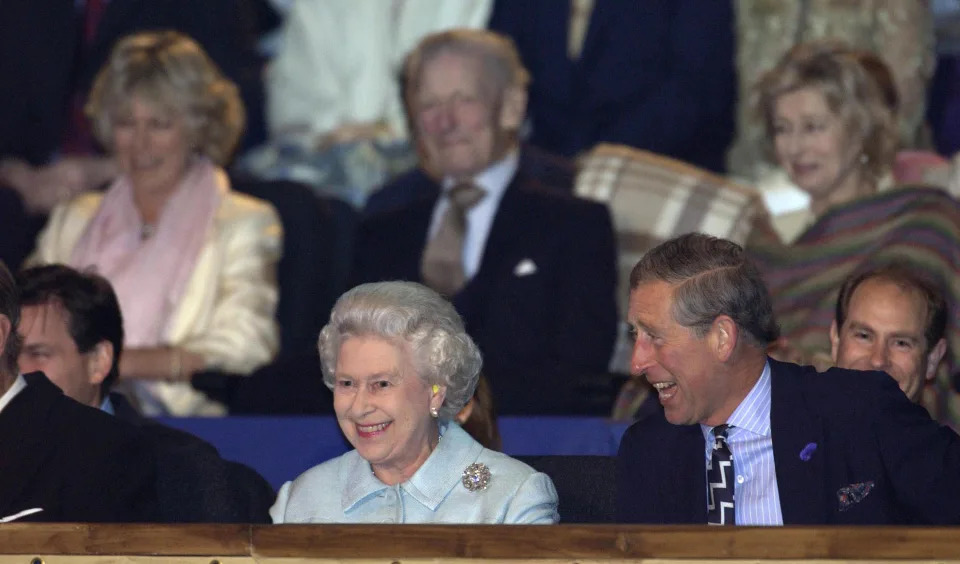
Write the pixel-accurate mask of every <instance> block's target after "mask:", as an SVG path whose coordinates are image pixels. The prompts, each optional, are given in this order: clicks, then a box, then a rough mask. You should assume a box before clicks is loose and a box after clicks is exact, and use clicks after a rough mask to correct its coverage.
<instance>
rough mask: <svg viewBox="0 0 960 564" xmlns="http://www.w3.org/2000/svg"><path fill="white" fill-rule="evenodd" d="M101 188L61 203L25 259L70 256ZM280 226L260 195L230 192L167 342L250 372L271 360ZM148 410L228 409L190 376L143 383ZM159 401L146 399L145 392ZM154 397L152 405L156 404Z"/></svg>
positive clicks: (217, 364)
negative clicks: (187, 380) (178, 380)
mask: <svg viewBox="0 0 960 564" xmlns="http://www.w3.org/2000/svg"><path fill="white" fill-rule="evenodd" d="M102 199H103V195H102V194H100V193H88V194H82V195H80V196H78V197H77V198H75V199H73V200H71V201H70V202H67V203H65V204H61V205H59V206H57V207H56V208H55V209H54V210H53V213H52V214H51V216H50V220H49V221H48V222H47V225H46V227H44V229H43V231H42V232H41V233H40V236H39V238H38V239H37V248H36V249H35V250H34V254H33V255H32V256H31V257H30V258H29V259H28V260H27V263H28V264H45V263H68V262H69V260H70V254H71V253H72V251H73V248H74V247H75V246H76V244H77V242H78V241H79V240H80V237H81V235H82V234H83V231H84V229H85V228H86V226H87V224H88V223H89V222H90V220H91V219H93V216H94V215H95V214H96V212H97V209H98V208H99V207H100V202H101V200H102ZM282 237H283V233H282V228H281V225H280V220H279V218H278V216H277V214H276V212H275V211H274V209H273V208H272V207H271V206H270V205H269V204H267V203H266V202H263V201H261V200H258V199H255V198H251V197H249V196H245V195H242V194H238V193H236V192H228V193H227V194H226V195H225V196H224V197H223V199H222V201H221V204H220V208H219V209H218V210H217V213H216V215H215V216H214V219H213V224H212V226H211V229H210V232H209V233H208V235H207V241H206V243H205V244H204V246H203V248H202V249H201V251H200V254H199V256H198V257H197V264H196V267H195V269H194V271H193V274H192V275H191V277H190V281H189V282H188V283H187V287H186V289H185V290H184V294H183V296H182V298H181V301H180V303H179V304H177V306H176V307H175V309H174V313H173V315H172V316H171V318H170V320H169V322H168V324H167V328H166V331H165V341H166V344H168V345H171V346H177V347H183V348H184V349H186V350H188V351H191V352H195V353H198V354H200V355H202V356H203V357H204V359H206V367H207V368H208V369H216V370H222V371H225V372H228V373H232V374H243V375H247V374H250V373H251V372H253V371H254V369H256V368H257V367H259V366H261V365H263V364H266V363H268V362H269V361H270V360H271V359H272V358H273V357H274V356H275V355H276V353H277V350H278V349H279V345H280V338H279V330H278V327H277V324H276V321H275V318H274V314H275V312H276V307H277V282H276V272H277V263H278V262H279V259H280V254H281V242H282ZM138 384H142V385H138V386H137V387H138V390H137V394H138V396H141V398H140V399H141V400H142V401H141V403H142V404H143V405H142V407H143V409H144V411H145V413H147V414H149V415H160V414H168V415H176V416H191V415H223V414H225V413H226V408H225V406H223V405H222V404H220V403H218V402H214V401H212V400H210V398H208V397H207V396H206V395H205V394H203V393H202V392H199V391H197V390H195V389H193V388H192V387H191V386H190V384H189V383H167V382H144V383H138ZM144 393H146V394H147V395H148V396H151V397H152V399H153V400H156V401H154V402H151V401H144V399H145V398H144V397H142V396H143V394H144ZM151 404H153V405H151Z"/></svg>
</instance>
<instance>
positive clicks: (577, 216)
mask: <svg viewBox="0 0 960 564" xmlns="http://www.w3.org/2000/svg"><path fill="white" fill-rule="evenodd" d="M404 73H405V85H406V94H405V97H404V98H405V100H406V103H407V111H408V113H409V115H410V121H411V123H412V124H413V129H414V132H415V135H416V137H417V139H418V141H419V142H420V144H421V167H422V168H423V169H424V170H425V171H428V172H429V173H430V175H429V176H428V175H424V174H420V175H418V176H410V175H408V176H406V177H403V178H400V179H398V180H396V181H395V182H394V184H400V183H405V182H406V183H409V182H414V183H416V184H418V185H419V187H418V189H416V190H414V192H419V193H423V194H424V197H422V198H419V199H416V200H415V201H413V202H410V203H407V204H405V205H403V206H402V207H399V208H398V209H395V210H394V211H391V212H387V213H383V214H380V215H375V216H372V217H370V218H368V219H367V220H366V221H365V222H364V223H363V224H362V226H361V228H360V233H359V236H358V243H357V251H356V270H355V276H354V280H355V282H358V283H359V282H372V281H380V280H395V279H403V280H413V281H418V282H422V283H425V284H426V285H428V286H431V287H432V288H434V289H435V290H437V291H439V292H440V293H441V294H444V295H446V296H448V297H449V298H450V299H451V300H452V301H453V303H454V305H455V306H456V308H457V310H458V312H459V313H460V315H461V316H463V318H464V321H465V323H466V326H467V331H468V332H469V333H470V335H471V336H472V337H473V338H474V339H475V340H476V342H477V345H479V347H480V349H481V351H482V352H483V355H484V370H485V373H486V375H487V376H488V377H489V380H490V384H491V387H492V388H493V393H494V397H495V398H496V401H497V405H498V407H499V409H500V411H501V412H502V413H508V414H516V413H575V412H577V410H578V402H577V393H576V389H577V386H578V379H579V378H582V377H585V376H589V375H592V374H600V373H603V372H605V371H606V366H607V362H608V361H609V359H610V354H611V352H612V348H613V342H614V338H615V333H616V319H617V314H616V304H615V300H614V292H615V287H616V249H615V245H614V240H613V229H612V226H611V221H610V214H609V212H608V210H607V209H606V207H605V206H603V205H601V204H597V203H593V202H588V201H585V200H581V199H577V198H575V197H573V196H570V195H569V194H564V193H563V192H564V191H563V190H562V189H556V188H554V187H552V186H550V185H549V184H548V183H549V181H550V178H551V177H550V176H549V175H545V176H536V175H532V174H530V173H529V170H530V167H527V166H524V160H525V159H526V158H527V156H526V151H524V150H523V149H522V148H521V147H520V146H519V144H518V139H517V131H518V129H519V128H520V126H521V124H522V123H523V120H524V116H525V113H526V102H527V83H528V80H529V79H528V75H527V72H526V70H525V69H524V68H523V65H522V64H521V63H520V59H519V56H518V55H517V53H516V50H515V49H514V47H513V45H512V44H511V43H510V41H509V40H508V39H506V38H504V37H502V36H500V35H498V34H495V33H492V32H488V31H479V30H462V29H461V30H453V31H447V32H441V33H437V34H434V35H431V36H428V37H426V38H425V39H424V40H423V41H421V43H420V44H419V45H418V46H417V48H415V49H414V51H413V52H412V53H411V54H410V55H409V56H408V58H407V63H406V66H405V69H404ZM431 177H432V178H436V179H438V180H436V181H434V180H432V179H431ZM392 189H393V185H387V186H386V187H385V188H384V189H383V190H384V191H387V190H392Z"/></svg>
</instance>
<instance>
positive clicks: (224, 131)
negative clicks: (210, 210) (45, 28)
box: [85, 31, 245, 164]
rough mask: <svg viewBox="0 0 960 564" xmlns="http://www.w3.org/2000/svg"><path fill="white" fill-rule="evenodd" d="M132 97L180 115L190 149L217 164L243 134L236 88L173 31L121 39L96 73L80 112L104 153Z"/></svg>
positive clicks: (110, 146) (188, 40) (197, 47)
mask: <svg viewBox="0 0 960 564" xmlns="http://www.w3.org/2000/svg"><path fill="white" fill-rule="evenodd" d="M134 96H139V97H141V98H142V99H143V100H144V101H145V102H148V103H150V104H155V105H157V106H158V107H161V108H163V109H164V110H167V111H170V112H172V113H174V114H175V115H179V116H182V117H183V118H184V119H185V123H186V129H187V137H188V140H189V142H190V144H191V149H192V150H193V151H194V152H196V153H197V154H200V155H203V156H206V157H208V158H209V159H210V160H212V161H213V162H215V163H218V164H225V163H226V162H227V160H228V159H229V158H230V155H231V154H232V152H233V150H234V148H235V147H236V145H237V141H238V140H239V139H240V133H241V132H242V131H243V126H244V121H245V112H244V107H243V102H242V101H241V99H240V95H239V94H238V93H237V87H236V85H234V83H233V82H231V81H230V80H229V79H227V78H226V77H224V76H223V74H222V73H221V72H220V69H218V68H217V66H216V64H214V62H213V61H211V60H210V58H209V57H208V56H207V54H206V53H205V52H204V51H203V48H201V47H200V45H198V44H197V42H196V41H194V40H193V39H191V38H189V37H187V36H186V35H184V34H182V33H178V32H176V31H151V32H144V33H136V34H133V35H129V36H127V37H125V38H123V39H121V40H120V41H119V42H118V43H117V45H116V46H115V47H114V48H113V51H112V52H111V54H110V60H109V61H107V63H106V64H105V65H104V66H103V68H101V69H100V72H99V73H98V74H97V77H96V79H95V81H94V83H93V89H92V90H91V91H90V99H89V101H88V102H87V106H86V108H85V112H86V114H87V117H88V118H89V119H90V121H91V123H92V125H93V131H94V134H95V135H96V136H97V139H98V140H99V141H100V143H102V144H103V146H104V147H106V148H107V149H109V150H113V129H114V126H115V121H116V118H117V115H118V113H120V112H123V111H125V110H126V109H127V108H129V106H130V102H131V100H132V98H133V97H134Z"/></svg>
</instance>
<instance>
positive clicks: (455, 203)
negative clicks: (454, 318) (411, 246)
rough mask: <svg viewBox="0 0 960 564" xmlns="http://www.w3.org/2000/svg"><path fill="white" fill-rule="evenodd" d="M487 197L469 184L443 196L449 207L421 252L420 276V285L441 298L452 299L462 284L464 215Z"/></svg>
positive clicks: (465, 219) (465, 228) (455, 187)
mask: <svg viewBox="0 0 960 564" xmlns="http://www.w3.org/2000/svg"><path fill="white" fill-rule="evenodd" d="M486 195H487V193H486V192H485V191H484V190H483V189H482V188H480V187H478V186H477V185H475V184H473V183H472V182H464V183H461V184H457V185H456V186H454V187H453V188H451V189H450V191H449V192H447V195H446V197H447V198H448V202H449V205H448V206H447V210H446V211H445V212H444V214H443V218H442V219H441V220H440V227H439V229H437V233H436V234H435V235H434V236H433V238H432V239H430V241H429V242H428V243H427V248H426V249H424V251H423V261H422V262H421V264H420V273H421V275H422V276H423V282H424V283H425V284H426V285H427V286H430V287H431V288H433V289H434V290H436V291H437V292H439V293H441V294H443V295H445V296H448V297H449V296H453V295H454V294H456V293H457V292H459V291H460V288H462V287H463V285H464V283H465V282H466V274H465V273H464V270H463V240H464V235H466V232H467V212H468V211H469V210H470V208H472V207H473V206H475V205H477V203H478V202H480V200H482V199H483V198H484V196H486Z"/></svg>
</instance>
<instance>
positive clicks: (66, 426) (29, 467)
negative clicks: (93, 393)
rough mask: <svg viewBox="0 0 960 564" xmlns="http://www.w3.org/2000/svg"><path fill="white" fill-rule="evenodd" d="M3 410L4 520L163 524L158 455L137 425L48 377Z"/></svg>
mask: <svg viewBox="0 0 960 564" xmlns="http://www.w3.org/2000/svg"><path fill="white" fill-rule="evenodd" d="M24 378H25V379H26V381H27V387H26V388H24V389H23V390H21V391H20V393H19V394H17V395H16V397H14V398H13V400H11V402H10V403H9V404H7V407H6V408H4V410H3V411H2V412H0V517H5V516H8V515H13V514H15V513H19V512H21V511H24V510H27V509H32V508H37V507H39V508H42V509H43V511H41V512H39V513H34V514H32V515H29V516H26V517H24V518H23V519H20V520H22V521H45V522H113V523H123V522H131V521H156V520H157V518H158V516H159V515H158V503H157V495H156V490H155V483H156V473H155V467H156V465H155V461H154V451H153V449H152V448H151V446H150V444H149V442H148V441H145V440H144V438H143V435H142V434H141V433H139V432H138V431H137V429H136V428H134V427H133V426H132V425H129V424H127V423H125V422H123V421H120V420H118V419H116V418H114V417H111V416H109V415H107V414H106V413H103V412H101V411H100V410H98V409H94V408H92V407H87V406H85V405H82V404H80V403H78V402H76V401H73V400H72V399H70V398H68V397H67V396H65V395H63V392H61V391H60V388H58V387H56V386H55V385H54V384H53V383H51V382H50V381H49V380H47V378H46V376H44V375H43V373H41V372H34V373H31V374H25V375H24Z"/></svg>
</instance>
